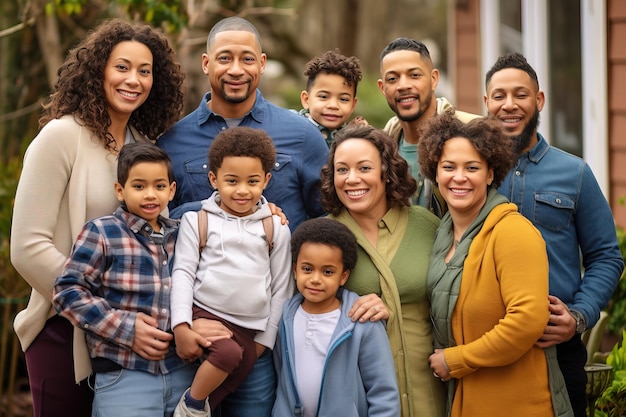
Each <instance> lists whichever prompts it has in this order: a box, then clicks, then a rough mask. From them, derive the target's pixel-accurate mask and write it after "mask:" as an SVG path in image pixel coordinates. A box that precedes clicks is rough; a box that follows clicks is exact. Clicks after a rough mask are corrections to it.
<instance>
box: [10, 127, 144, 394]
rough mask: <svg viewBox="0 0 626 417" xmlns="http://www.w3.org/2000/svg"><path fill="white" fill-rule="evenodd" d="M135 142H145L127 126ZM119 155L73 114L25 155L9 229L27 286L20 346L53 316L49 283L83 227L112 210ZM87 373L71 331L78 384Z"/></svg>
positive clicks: (18, 328)
mask: <svg viewBox="0 0 626 417" xmlns="http://www.w3.org/2000/svg"><path fill="white" fill-rule="evenodd" d="M131 131H132V133H133V136H134V137H135V139H136V140H138V141H140V140H142V141H143V140H147V139H146V138H145V137H144V136H143V135H141V134H140V133H139V132H137V131H136V130H134V129H131ZM116 179H117V157H116V156H115V155H113V154H111V153H110V152H109V151H107V150H106V149H105V148H104V146H103V145H102V141H101V140H99V139H95V138H92V132H91V131H90V130H89V129H87V128H86V127H83V126H81V125H80V124H79V123H78V122H77V121H76V120H75V119H74V117H73V116H63V117H62V118H60V119H55V120H51V121H50V122H49V123H48V124H46V126H44V127H43V129H41V131H40V132H39V134H38V135H37V136H36V137H35V139H33V141H32V143H31V144H30V146H29V147H28V149H27V151H26V155H25V156H24V167H23V170H22V174H21V177H20V181H19V184H18V187H17V192H16V195H15V207H14V210H13V221H12V226H11V262H12V263H13V266H14V267H15V269H16V270H17V271H18V272H19V273H20V275H21V276H22V277H23V278H24V279H25V280H26V281H27V282H28V284H29V285H30V286H31V287H32V288H33V290H32V292H31V296H30V300H29V302H28V305H27V306H26V308H25V309H24V310H22V311H20V312H19V313H18V314H17V316H16V317H15V322H14V328H15V332H16V333H17V336H18V338H19V340H20V343H21V346H22V349H23V350H24V351H26V349H28V347H29V346H30V344H31V343H32V341H33V340H34V339H35V337H36V336H37V335H38V334H39V332H40V331H41V330H42V329H43V327H44V324H45V323H46V320H47V319H48V318H50V317H52V316H53V315H54V314H55V310H54V308H53V307H52V304H51V299H52V287H53V285H54V281H55V279H56V277H57V276H58V275H59V274H60V273H61V270H62V268H63V265H64V263H65V260H66V259H67V257H68V256H69V254H70V251H71V249H72V244H73V243H74V241H75V239H76V237H77V235H78V233H79V232H80V230H81V229H82V227H83V225H84V224H85V223H86V222H87V221H88V220H91V219H93V218H95V217H100V216H104V215H107V214H111V213H113V211H114V210H115V208H116V207H117V206H118V204H119V202H118V201H117V198H116V197H115V193H114V191H113V190H114V188H113V186H114V183H115V181H116ZM90 373H91V365H90V361H89V355H88V353H87V346H86V344H85V337H84V334H83V333H82V331H80V330H78V329H76V328H75V330H74V374H75V377H76V381H77V382H78V381H81V380H83V379H85V378H86V377H87V376H89V374H90Z"/></svg>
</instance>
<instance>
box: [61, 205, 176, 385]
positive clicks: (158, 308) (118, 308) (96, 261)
mask: <svg viewBox="0 0 626 417" xmlns="http://www.w3.org/2000/svg"><path fill="white" fill-rule="evenodd" d="M159 222H160V224H161V225H162V230H161V231H162V233H163V235H164V238H163V241H162V242H160V240H161V239H157V238H153V237H151V233H152V232H153V229H152V226H150V224H149V223H148V222H147V221H146V220H145V219H142V218H141V217H138V216H135V215H133V214H131V213H129V212H127V211H125V210H124V209H123V208H122V207H120V208H118V209H117V210H116V211H115V213H114V214H113V215H111V216H104V217H100V218H97V219H94V220H92V221H89V222H88V223H87V224H85V226H84V227H83V229H82V231H81V232H80V234H79V236H78V239H77V240H76V243H75V244H74V248H73V250H72V253H71V255H70V257H69V259H68V260H67V262H66V264H65V267H64V269H63V273H62V275H61V276H60V277H58V278H57V280H56V282H55V288H54V292H55V295H54V299H53V304H54V306H55V308H56V310H57V311H58V312H59V314H61V315H62V316H64V317H66V318H67V319H69V320H70V321H71V322H72V323H73V324H74V325H75V326H77V327H79V328H81V329H83V330H84V331H85V333H86V335H87V346H88V348H89V353H90V356H91V358H92V361H94V360H95V361H98V360H101V359H102V358H104V359H108V360H109V361H111V362H113V365H115V364H117V365H119V367H122V368H126V369H132V370H139V371H145V372H150V373H152V374H158V373H164V374H165V373H168V372H170V371H172V370H173V369H176V368H178V367H180V366H182V365H183V364H184V362H183V360H182V359H180V358H179V357H178V356H177V355H176V351H175V347H174V344H173V341H172V342H171V343H170V348H169V350H170V351H169V353H168V354H167V355H166V357H165V359H164V360H161V361H151V360H147V359H144V358H142V357H141V356H139V355H138V354H137V353H135V352H133V351H132V349H131V347H132V344H133V339H134V331H135V318H136V317H137V314H138V313H139V312H143V313H145V314H147V315H149V316H151V317H154V318H156V319H157V321H158V328H159V329H161V330H164V331H170V308H169V306H170V292H171V288H172V278H171V274H170V272H171V262H172V260H173V252H174V243H175V238H176V232H177V230H178V222H176V221H173V220H170V219H166V218H163V217H160V218H159ZM95 361H94V364H95ZM96 370H97V369H96Z"/></svg>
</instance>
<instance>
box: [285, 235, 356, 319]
mask: <svg viewBox="0 0 626 417" xmlns="http://www.w3.org/2000/svg"><path fill="white" fill-rule="evenodd" d="M293 275H294V277H295V279H296V285H297V287H298V291H299V292H300V293H301V294H302V296H303V297H304V301H302V308H303V309H304V311H306V312H307V313H311V314H322V313H328V312H330V311H333V310H335V309H337V308H338V307H339V305H340V302H339V299H338V298H337V296H336V295H337V290H338V289H339V287H340V286H342V285H343V284H345V283H346V280H347V279H348V276H349V275H350V271H347V270H344V266H343V254H342V252H341V249H339V248H338V247H336V246H331V245H326V244H322V243H313V242H304V243H303V244H302V246H301V247H300V252H299V253H298V259H296V262H295V264H294V267H293Z"/></svg>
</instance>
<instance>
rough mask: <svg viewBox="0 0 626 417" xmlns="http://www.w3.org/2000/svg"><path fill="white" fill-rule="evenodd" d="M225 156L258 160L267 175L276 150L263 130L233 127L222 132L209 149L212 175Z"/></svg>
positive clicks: (271, 166) (272, 163)
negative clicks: (247, 157)
mask: <svg viewBox="0 0 626 417" xmlns="http://www.w3.org/2000/svg"><path fill="white" fill-rule="evenodd" d="M227 156H249V157H252V158H259V159H260V160H261V165H262V166H263V171H264V172H265V173H266V174H267V173H268V172H270V171H271V170H272V168H274V163H275V162H276V149H275V148H274V142H272V138H270V137H269V135H268V134H267V133H265V131H264V130H261V129H254V128H252V127H245V126H235V127H231V128H230V129H226V130H222V131H221V132H220V133H219V134H218V135H217V136H216V137H215V139H214V140H213V143H212V144H211V148H209V167H210V169H211V171H212V172H213V173H214V174H216V173H217V170H218V169H219V168H220V167H221V166H222V162H224V158H226V157H227Z"/></svg>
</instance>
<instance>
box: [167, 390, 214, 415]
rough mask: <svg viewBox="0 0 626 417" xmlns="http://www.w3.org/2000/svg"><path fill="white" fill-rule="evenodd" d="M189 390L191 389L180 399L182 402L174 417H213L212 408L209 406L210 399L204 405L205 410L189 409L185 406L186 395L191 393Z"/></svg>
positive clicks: (179, 403) (175, 410)
mask: <svg viewBox="0 0 626 417" xmlns="http://www.w3.org/2000/svg"><path fill="white" fill-rule="evenodd" d="M189 389H190V388H187V390H186V391H185V392H184V393H183V396H182V397H180V401H179V402H178V405H177V406H176V408H175V409H174V416H173V417H211V407H210V406H209V399H208V398H207V399H206V402H205V403H204V410H195V409H193V408H189V407H187V404H185V395H186V394H187V393H188V392H189Z"/></svg>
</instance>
